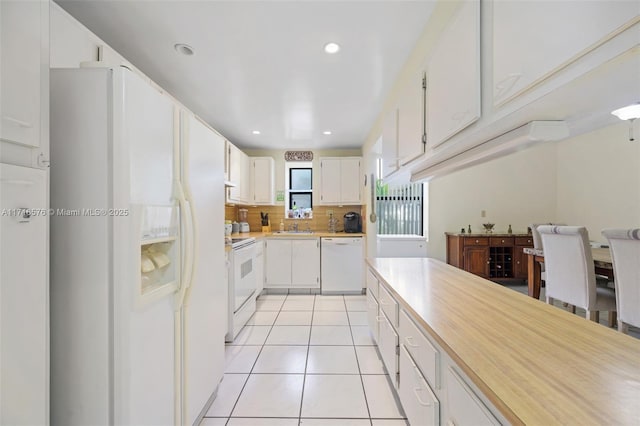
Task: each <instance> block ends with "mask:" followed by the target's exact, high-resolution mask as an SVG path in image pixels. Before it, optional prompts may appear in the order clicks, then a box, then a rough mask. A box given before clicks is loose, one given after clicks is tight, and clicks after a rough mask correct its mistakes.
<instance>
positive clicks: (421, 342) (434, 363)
mask: <svg viewBox="0 0 640 426" xmlns="http://www.w3.org/2000/svg"><path fill="white" fill-rule="evenodd" d="M400 343H401V344H402V345H404V346H405V347H406V350H407V351H408V352H409V354H411V356H412V357H413V359H414V360H415V362H416V364H417V366H418V368H419V369H420V371H421V372H422V374H423V375H424V377H426V379H427V381H428V382H429V384H430V385H431V386H433V388H434V389H440V374H438V373H439V371H440V352H439V351H438V350H437V349H436V348H435V346H434V345H433V344H432V343H431V342H430V341H429V339H427V337H426V336H425V335H424V334H423V333H422V332H421V331H420V330H419V329H418V326H416V325H415V323H414V322H413V320H411V318H409V315H407V313H406V312H405V311H401V312H400Z"/></svg>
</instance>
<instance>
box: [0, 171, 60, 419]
mask: <svg viewBox="0 0 640 426" xmlns="http://www.w3.org/2000/svg"><path fill="white" fill-rule="evenodd" d="M46 181H47V174H46V172H45V171H42V170H36V169H30V168H26V167H17V166H12V165H9V164H0V213H1V214H0V424H3V425H36V424H48V423H49V344H48V342H49V283H48V277H47V245H48V238H47V220H48V219H47V217H46V215H45V214H42V213H43V212H44V211H45V210H44V209H46V208H47V182H46ZM24 209H35V210H34V213H32V214H31V217H29V213H28V212H27V211H25V210H24Z"/></svg>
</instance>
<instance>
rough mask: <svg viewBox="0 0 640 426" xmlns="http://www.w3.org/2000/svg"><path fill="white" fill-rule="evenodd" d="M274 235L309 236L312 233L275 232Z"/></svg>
mask: <svg viewBox="0 0 640 426" xmlns="http://www.w3.org/2000/svg"><path fill="white" fill-rule="evenodd" d="M274 234H279V235H311V234H313V231H275V232H274Z"/></svg>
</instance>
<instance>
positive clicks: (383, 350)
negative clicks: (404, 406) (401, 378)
mask: <svg viewBox="0 0 640 426" xmlns="http://www.w3.org/2000/svg"><path fill="white" fill-rule="evenodd" d="M379 320H380V321H379V324H380V336H379V339H378V349H379V350H380V355H382V362H383V363H384V366H385V367H386V368H387V373H389V376H390V377H391V381H392V382H393V386H394V387H395V388H396V389H397V388H398V335H397V334H396V332H395V331H394V329H393V327H392V326H391V323H390V322H389V320H388V319H387V317H386V316H385V315H384V314H383V313H380V317H379Z"/></svg>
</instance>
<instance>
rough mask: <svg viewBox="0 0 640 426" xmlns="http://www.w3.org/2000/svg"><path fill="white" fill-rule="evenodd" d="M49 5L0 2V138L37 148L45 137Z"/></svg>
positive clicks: (32, 2)
mask: <svg viewBox="0 0 640 426" xmlns="http://www.w3.org/2000/svg"><path fill="white" fill-rule="evenodd" d="M48 22H49V3H48V2H47V1H38V0H36V1H22V0H20V1H18V0H2V1H0V139H2V140H4V141H8V142H13V143H17V144H20V145H25V146H28V147H35V148H37V147H40V146H41V144H42V136H41V133H44V134H48V128H47V129H45V128H44V127H43V124H44V125H46V126H48V120H47V116H48V111H49V99H48V92H49V47H48V46H49V27H48V25H49V24H48Z"/></svg>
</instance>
